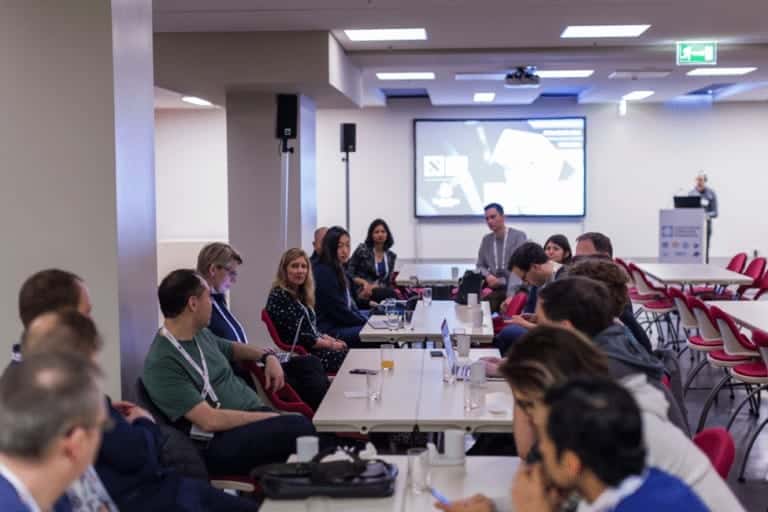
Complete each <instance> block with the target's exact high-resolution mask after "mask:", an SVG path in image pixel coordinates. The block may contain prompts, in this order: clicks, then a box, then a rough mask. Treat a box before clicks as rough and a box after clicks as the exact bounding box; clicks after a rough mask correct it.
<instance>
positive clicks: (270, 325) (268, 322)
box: [261, 309, 307, 356]
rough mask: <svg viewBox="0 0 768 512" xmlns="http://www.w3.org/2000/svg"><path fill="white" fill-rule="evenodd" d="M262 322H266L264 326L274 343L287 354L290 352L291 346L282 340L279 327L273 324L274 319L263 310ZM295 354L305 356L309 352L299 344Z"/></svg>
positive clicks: (295, 348) (294, 350)
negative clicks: (278, 330)
mask: <svg viewBox="0 0 768 512" xmlns="http://www.w3.org/2000/svg"><path fill="white" fill-rule="evenodd" d="M261 321H262V322H264V325H266V326H267V331H269V336H270V337H271V338H272V341H274V342H275V345H277V347H278V348H279V349H280V350H284V351H285V352H288V351H290V350H291V344H290V343H285V342H284V341H283V340H282V339H280V334H279V333H278V332H277V327H275V324H274V323H273V322H272V318H270V316H269V313H267V310H266V309H262V310H261ZM293 353H294V354H296V355H300V356H305V355H307V350H306V349H305V348H304V347H302V346H301V345H298V344H297V345H296V346H295V347H294V349H293Z"/></svg>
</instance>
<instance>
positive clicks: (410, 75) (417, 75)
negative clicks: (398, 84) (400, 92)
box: [376, 71, 435, 80]
mask: <svg viewBox="0 0 768 512" xmlns="http://www.w3.org/2000/svg"><path fill="white" fill-rule="evenodd" d="M376 78H378V79H379V80H434V79H435V74H434V73H433V72H431V71H405V72H394V73H390V72H387V73H376Z"/></svg>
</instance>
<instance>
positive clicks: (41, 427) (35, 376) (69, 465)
mask: <svg viewBox="0 0 768 512" xmlns="http://www.w3.org/2000/svg"><path fill="white" fill-rule="evenodd" d="M103 396H104V391H103V389H102V382H101V374H100V372H99V370H98V369H97V368H96V367H95V366H94V365H93V364H92V363H90V362H89V361H87V360H85V359H82V358H78V357H75V356H72V355H68V354H60V353H56V354H40V355H36V356H33V357H30V358H28V359H27V360H25V361H24V362H20V363H17V364H14V365H11V366H10V367H9V368H8V369H7V370H6V371H5V373H4V374H3V376H2V378H0V510H3V511H8V512H22V511H23V512H27V511H28V512H39V511H48V510H51V508H52V507H53V505H54V503H55V502H56V501H57V500H58V499H59V497H60V496H61V495H62V494H63V493H64V490H65V489H66V488H67V487H68V486H69V485H70V484H71V483H72V482H74V481H75V480H77V478H78V477H80V475H82V474H83V473H84V472H85V471H86V469H87V468H88V467H90V465H91V464H92V463H93V461H94V458H95V457H96V453H97V452H98V449H99V444H100V443H101V433H102V429H103V428H104V427H105V425H106V423H107V422H108V419H107V414H106V410H105V407H104V399H103Z"/></svg>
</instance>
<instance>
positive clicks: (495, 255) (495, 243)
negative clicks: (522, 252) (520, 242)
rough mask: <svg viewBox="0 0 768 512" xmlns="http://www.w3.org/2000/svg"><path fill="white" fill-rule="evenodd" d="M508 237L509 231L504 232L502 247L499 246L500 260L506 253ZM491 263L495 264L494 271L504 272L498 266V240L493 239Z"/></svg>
mask: <svg viewBox="0 0 768 512" xmlns="http://www.w3.org/2000/svg"><path fill="white" fill-rule="evenodd" d="M508 236H509V229H506V230H505V231H504V245H502V246H501V259H502V260H503V259H504V253H505V252H506V251H507V237H508ZM493 262H494V263H495V267H494V271H498V270H505V269H503V268H502V267H500V266H499V240H498V239H497V238H496V237H493Z"/></svg>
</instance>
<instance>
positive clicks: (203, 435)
mask: <svg viewBox="0 0 768 512" xmlns="http://www.w3.org/2000/svg"><path fill="white" fill-rule="evenodd" d="M160 334H161V335H162V336H164V337H165V339H167V340H168V341H169V342H170V343H171V345H173V346H174V347H175V348H176V350H178V351H179V353H180V354H181V355H182V356H183V357H184V359H185V360H186V361H187V363H189V365H190V366H191V367H192V369H194V370H195V371H196V372H197V373H198V374H199V375H200V377H202V379H203V389H202V391H201V392H200V396H201V397H202V398H203V400H205V401H208V399H209V398H210V401H211V402H212V403H213V404H212V405H213V407H214V408H216V409H218V408H219V407H221V402H219V397H218V395H216V391H214V389H213V386H212V385H211V379H210V376H209V374H208V363H206V362H205V356H204V355H203V349H201V348H200V344H199V343H198V342H197V341H196V340H195V339H194V338H193V340H192V341H193V342H194V344H195V346H196V347H197V351H198V352H199V353H200V363H201V364H202V365H203V366H202V368H201V367H200V365H198V364H197V363H196V362H195V360H194V359H192V356H190V355H189V354H188V353H187V351H186V350H184V348H183V347H182V346H181V343H179V340H177V339H176V337H175V336H174V335H173V334H171V332H170V331H169V330H168V329H166V328H165V327H162V328H161V329H160ZM189 435H190V437H192V438H195V439H202V440H206V441H208V440H210V439H212V438H213V433H212V432H206V431H205V430H202V429H200V428H198V427H197V426H196V425H194V424H193V425H192V428H191V429H190V431H189Z"/></svg>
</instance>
